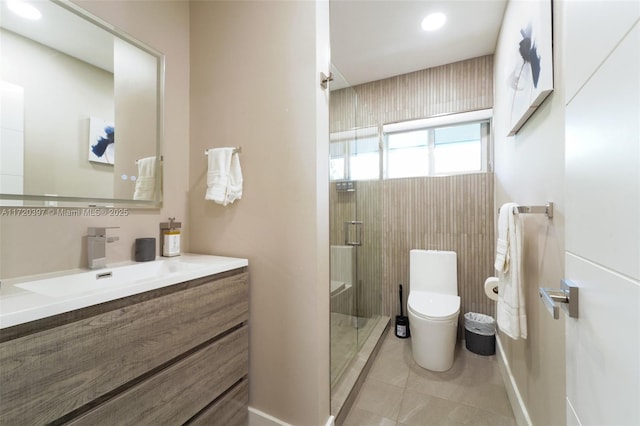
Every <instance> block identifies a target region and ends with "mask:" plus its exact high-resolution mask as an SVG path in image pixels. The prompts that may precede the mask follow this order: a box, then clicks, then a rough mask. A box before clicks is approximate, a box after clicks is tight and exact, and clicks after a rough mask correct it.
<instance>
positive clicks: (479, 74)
mask: <svg viewBox="0 0 640 426" xmlns="http://www.w3.org/2000/svg"><path fill="white" fill-rule="evenodd" d="M354 90H355V93H357V105H356V100H355V99H356V97H355V96H353V93H354ZM356 106H357V108H356ZM492 106H493V57H492V56H484V57H481V58H475V59H470V60H467V61H462V62H458V63H454V64H449V65H445V66H441V67H437V68H431V69H427V70H422V71H417V72H414V73H410V74H405V75H401V76H397V77H392V78H389V79H385V80H381V81H376V82H372V83H367V84H363V85H360V86H356V87H354V88H353V89H343V90H339V91H334V92H332V93H331V104H330V116H331V118H330V120H331V123H330V126H331V132H337V131H342V130H349V129H353V128H362V127H369V126H381V125H382V124H387V123H392V122H397V121H404V120H412V119H419V118H426V117H430V116H434V115H440V114H447V113H455V112H465V111H473V110H478V109H486V108H491V107H492ZM356 111H357V113H355V114H354V112H356ZM493 194H494V191H493V173H478V174H469V175H456V176H442V177H421V178H408V179H389V180H382V181H378V180H376V181H358V182H356V190H355V191H354V192H337V191H336V189H335V184H333V185H332V186H331V194H330V203H331V244H344V228H343V226H344V225H343V224H344V222H345V221H350V220H362V221H363V222H364V225H363V233H364V235H363V240H364V241H363V242H364V244H363V246H362V247H361V248H359V249H358V256H357V268H358V278H359V280H360V282H359V285H358V287H357V291H356V296H357V299H358V306H357V312H358V315H359V316H371V315H372V314H378V313H379V314H383V315H388V316H392V317H393V316H395V315H397V314H398V313H399V306H398V284H400V283H402V284H403V287H404V290H405V301H406V295H407V294H408V291H409V281H408V278H409V250H411V249H412V248H423V249H437V250H453V251H455V252H457V254H458V292H459V294H460V296H461V299H462V306H461V308H460V312H461V315H460V322H461V323H462V321H463V317H462V314H464V313H465V312H469V311H473V312H480V313H484V314H487V315H492V316H495V303H494V302H492V301H491V300H489V299H488V298H487V297H486V296H485V294H484V290H483V284H484V280H485V278H486V277H488V276H491V275H493V274H494V271H493V257H494V253H495V251H494V247H495V242H494V222H495V217H494V216H495V215H494V209H493V205H494V202H493V196H494V195H493Z"/></svg>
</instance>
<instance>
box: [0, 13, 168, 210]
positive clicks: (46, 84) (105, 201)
mask: <svg viewBox="0 0 640 426" xmlns="http://www.w3.org/2000/svg"><path fill="white" fill-rule="evenodd" d="M16 5H17V6H18V7H27V8H28V7H29V6H32V7H35V8H37V12H34V11H33V10H31V9H28V10H31V12H32V13H34V14H36V15H37V14H39V15H40V17H39V19H25V18H23V17H20V16H19V15H18V14H16V13H14V12H13V11H12V9H11V8H13V7H14V6H16ZM25 5H26V6H25ZM0 7H1V9H2V10H0V46H2V49H0V64H1V65H0V101H1V106H0V131H1V133H0V205H3V206H8V205H10V206H20V205H22V206H25V205H26V206H71V207H81V206H87V205H101V206H103V205H104V206H106V205H108V206H112V205H126V206H129V207H131V206H140V207H160V206H161V203H162V201H161V200H162V194H161V185H162V173H161V171H162V168H161V162H162V155H161V139H162V116H163V94H164V93H163V92H164V87H163V86H164V57H163V55H162V54H160V53H159V52H157V51H156V50H154V49H152V48H150V47H149V46H146V45H144V44H143V43H141V42H139V41H137V40H135V39H133V38H131V37H130V36H128V35H125V34H123V33H122V32H119V31H118V30H116V29H115V28H114V27H112V26H111V25H109V24H107V23H106V22H104V21H102V20H100V19H99V18H96V17H94V16H92V15H90V14H88V13H87V12H86V11H84V10H82V9H80V8H79V7H78V6H76V5H74V4H72V3H70V2H68V1H66V0H38V1H36V2H33V3H32V4H30V3H27V0H0ZM36 17H37V16H36Z"/></svg>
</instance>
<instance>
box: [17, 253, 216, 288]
mask: <svg viewBox="0 0 640 426" xmlns="http://www.w3.org/2000/svg"><path fill="white" fill-rule="evenodd" d="M180 260H181V259H178V258H176V259H171V260H158V261H152V262H147V263H137V264H132V265H124V266H116V267H114V268H103V269H97V270H91V271H87V272H79V273H75V274H69V275H62V276H59V277H54V278H45V279H41V280H36V281H28V282H25V283H18V284H15V287H18V288H21V289H24V290H28V291H31V292H34V293H38V294H42V295H45V296H49V297H55V298H64V297H69V296H73V295H77V294H82V293H92V292H97V291H101V290H104V289H115V288H117V287H122V286H128V285H131V284H135V283H138V282H142V281H147V280H157V279H161V278H168V276H169V275H171V274H173V275H175V274H180V273H185V272H190V271H195V270H198V269H202V268H204V267H206V266H207V265H206V263H200V264H198V263H194V262H191V263H190V262H184V261H180Z"/></svg>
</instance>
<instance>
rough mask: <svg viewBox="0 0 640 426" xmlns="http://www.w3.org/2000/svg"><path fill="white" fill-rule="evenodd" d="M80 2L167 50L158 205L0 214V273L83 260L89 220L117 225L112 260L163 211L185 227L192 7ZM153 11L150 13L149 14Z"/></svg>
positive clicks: (127, 253) (154, 227) (150, 229)
mask: <svg viewBox="0 0 640 426" xmlns="http://www.w3.org/2000/svg"><path fill="white" fill-rule="evenodd" d="M77 3H78V4H79V5H80V6H82V7H84V8H86V9H87V10H89V11H90V12H92V13H94V14H96V15H98V16H99V17H101V18H103V19H105V20H106V21H108V22H111V23H112V24H114V25H115V26H117V27H119V28H122V29H123V30H124V31H126V32H127V33H129V34H131V35H132V36H134V37H136V38H138V39H139V40H141V41H143V42H144V43H146V44H149V45H150V46H154V47H155V48H157V49H158V50H159V51H161V52H162V53H164V54H165V55H166V99H165V101H166V102H165V117H166V120H165V129H164V130H165V140H164V159H165V161H164V177H165V179H164V194H165V201H164V207H163V208H162V209H152V210H135V211H131V212H130V214H129V216H127V217H107V216H104V217H45V218H33V217H9V216H4V217H0V278H9V277H16V276H21V275H31V274H36V273H44V272H51V271H59V270H65V269H71V268H78V267H84V266H86V263H87V260H86V235H87V227H89V226H119V227H120V229H118V230H115V232H114V234H116V235H119V236H120V241H117V242H115V243H111V244H109V245H108V247H107V257H108V261H109V262H116V261H122V260H131V259H132V258H133V243H134V240H135V238H138V237H157V236H158V233H159V232H158V226H159V223H160V222H161V221H166V220H167V217H169V216H175V217H177V218H178V219H182V220H183V223H185V222H186V223H185V225H186V228H185V229H184V232H185V233H186V235H183V250H185V251H186V250H188V248H189V247H188V232H189V229H190V227H189V223H188V221H185V220H184V219H186V217H187V193H186V188H187V187H188V155H189V142H188V141H189V121H188V119H189V92H188V88H189V32H188V31H189V14H188V11H189V9H188V3H187V2H184V1H163V2H106V1H105V2H96V1H78V2H77ZM150 16H153V19H149V17H150Z"/></svg>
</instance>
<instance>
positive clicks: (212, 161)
mask: <svg viewBox="0 0 640 426" xmlns="http://www.w3.org/2000/svg"><path fill="white" fill-rule="evenodd" d="M234 151H235V149H234V148H212V149H210V150H208V151H207V155H208V157H209V158H208V169H207V192H206V194H205V197H204V198H205V200H212V201H214V202H216V203H218V204H222V205H223V206H226V205H228V204H230V203H233V202H234V201H235V200H239V199H240V198H242V169H241V168H240V159H239V158H238V154H237V153H234Z"/></svg>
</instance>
